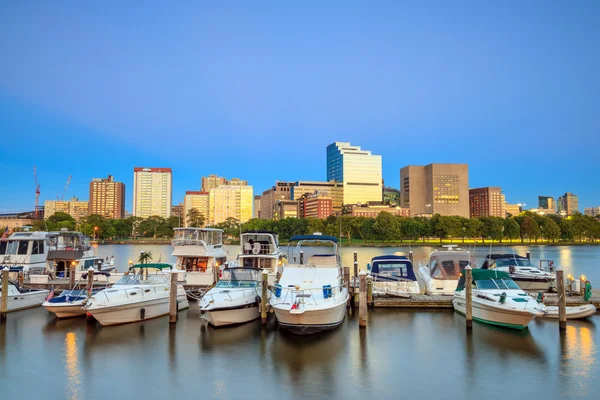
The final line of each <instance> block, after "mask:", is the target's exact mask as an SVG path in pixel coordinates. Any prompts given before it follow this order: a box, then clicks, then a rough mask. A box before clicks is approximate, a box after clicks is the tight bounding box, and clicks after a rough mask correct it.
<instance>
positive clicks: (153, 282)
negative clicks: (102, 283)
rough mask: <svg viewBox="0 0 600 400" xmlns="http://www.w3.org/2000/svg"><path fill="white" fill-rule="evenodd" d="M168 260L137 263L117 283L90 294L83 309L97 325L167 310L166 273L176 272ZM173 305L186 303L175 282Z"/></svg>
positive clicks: (184, 305)
mask: <svg viewBox="0 0 600 400" xmlns="http://www.w3.org/2000/svg"><path fill="white" fill-rule="evenodd" d="M172 270H173V266H172V265H170V264H159V263H156V264H137V265H134V266H133V267H131V268H130V269H129V274H128V275H124V276H123V277H122V278H121V279H120V280H119V281H117V283H115V284H114V285H113V286H112V287H110V288H108V289H104V290H101V291H99V292H98V293H96V294H95V295H94V296H92V297H91V298H90V299H89V300H88V302H87V303H86V305H85V307H84V308H85V310H86V311H87V312H89V313H91V314H92V316H93V317H94V318H96V320H98V322H100V324H101V325H116V324H125V323H128V322H137V321H143V320H146V319H150V318H155V317H160V316H163V315H167V314H168V313H169V296H170V292H171V285H170V282H169V274H168V272H172V273H179V271H177V270H173V271H172ZM177 307H178V309H179V310H183V309H185V308H188V307H189V304H188V301H187V297H186V295H185V290H184V288H183V286H182V285H177Z"/></svg>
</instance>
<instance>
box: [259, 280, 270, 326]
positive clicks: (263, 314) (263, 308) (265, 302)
mask: <svg viewBox="0 0 600 400" xmlns="http://www.w3.org/2000/svg"><path fill="white" fill-rule="evenodd" d="M261 289H262V293H261V298H260V322H261V323H262V324H263V325H266V324H267V309H268V308H269V299H268V298H267V297H268V293H269V292H268V289H269V273H268V272H267V270H266V269H263V270H262V288H261Z"/></svg>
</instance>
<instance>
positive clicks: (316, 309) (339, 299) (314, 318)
mask: <svg viewBox="0 0 600 400" xmlns="http://www.w3.org/2000/svg"><path fill="white" fill-rule="evenodd" d="M292 242H297V245H296V246H295V248H293V249H292V253H293V254H291V259H292V260H293V262H292V263H290V264H287V265H286V266H285V268H284V269H283V273H282V274H281V278H280V279H279V282H278V283H277V284H275V290H274V294H273V296H271V301H270V304H271V307H272V308H273V310H274V311H275V316H276V317H277V320H278V322H279V325H280V326H281V327H282V328H284V329H288V330H290V331H291V332H293V333H297V334H310V333H314V332H318V331H322V330H327V329H333V328H336V327H337V326H339V325H340V324H341V323H342V322H343V321H344V317H345V316H346V303H347V302H348V289H347V287H346V285H345V284H344V281H343V270H342V265H341V261H340V254H339V249H338V246H337V243H338V241H337V239H336V238H335V237H332V236H323V235H321V234H314V235H300V236H294V237H292V238H291V239H290V243H292ZM305 243H326V244H329V245H333V252H332V253H325V254H315V255H312V256H310V257H304V249H305V248H304V247H302V246H303V245H304V244H305ZM321 248H322V247H319V249H321ZM288 249H289V247H288Z"/></svg>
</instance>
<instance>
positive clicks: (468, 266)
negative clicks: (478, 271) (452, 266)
mask: <svg viewBox="0 0 600 400" xmlns="http://www.w3.org/2000/svg"><path fill="white" fill-rule="evenodd" d="M465 269H473V268H471V266H470V265H467V266H466V267H465Z"/></svg>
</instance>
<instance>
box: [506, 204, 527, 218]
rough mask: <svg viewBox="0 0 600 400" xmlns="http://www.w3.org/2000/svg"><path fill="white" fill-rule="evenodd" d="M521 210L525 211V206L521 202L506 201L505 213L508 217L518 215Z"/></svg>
mask: <svg viewBox="0 0 600 400" xmlns="http://www.w3.org/2000/svg"><path fill="white" fill-rule="evenodd" d="M521 211H523V208H522V206H521V205H520V204H508V203H504V213H505V215H506V217H510V216H513V217H516V216H517V215H519V214H521Z"/></svg>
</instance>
